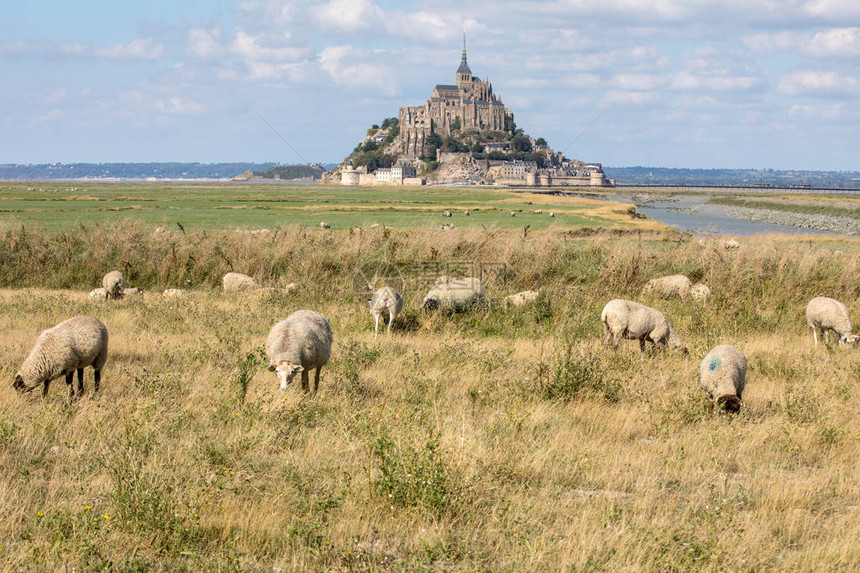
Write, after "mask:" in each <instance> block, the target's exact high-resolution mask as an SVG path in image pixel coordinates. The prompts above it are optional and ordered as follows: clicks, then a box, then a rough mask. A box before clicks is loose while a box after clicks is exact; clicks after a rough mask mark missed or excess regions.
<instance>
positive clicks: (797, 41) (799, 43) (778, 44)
mask: <svg viewBox="0 0 860 573" xmlns="http://www.w3.org/2000/svg"><path fill="white" fill-rule="evenodd" d="M741 42H742V43H743V44H744V45H745V46H746V47H747V48H749V49H750V50H752V51H753V52H755V53H758V54H768V53H771V52H784V51H797V50H800V49H801V48H802V47H803V46H805V45H806V44H807V43H808V42H809V34H807V33H803V32H794V31H789V30H784V31H780V32H762V33H760V34H752V35H749V36H742V37H741Z"/></svg>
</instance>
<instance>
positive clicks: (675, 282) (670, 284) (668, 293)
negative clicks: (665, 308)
mask: <svg viewBox="0 0 860 573" xmlns="http://www.w3.org/2000/svg"><path fill="white" fill-rule="evenodd" d="M690 285H691V283H690V279H688V278H687V277H685V276H684V275H670V276H668V277H660V278H657V279H651V280H650V281H648V283H647V284H646V285H645V288H644V289H642V294H643V295H644V294H649V293H652V292H653V293H657V296H659V297H660V298H671V297H673V296H677V297H679V298H687V295H688V294H689V293H690Z"/></svg>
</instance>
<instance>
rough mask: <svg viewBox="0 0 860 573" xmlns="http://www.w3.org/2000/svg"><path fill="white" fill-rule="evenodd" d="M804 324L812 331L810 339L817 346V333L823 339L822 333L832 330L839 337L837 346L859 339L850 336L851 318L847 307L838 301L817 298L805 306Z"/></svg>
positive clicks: (821, 297) (855, 336) (822, 297)
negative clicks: (819, 333) (819, 332)
mask: <svg viewBox="0 0 860 573" xmlns="http://www.w3.org/2000/svg"><path fill="white" fill-rule="evenodd" d="M806 324H807V325H808V326H809V328H811V329H812V338H813V339H814V340H815V344H816V346H817V345H818V331H821V338H822V339H824V332H825V331H827V330H832V331H834V332H836V333H837V334H838V335H839V344H853V343H854V342H857V339H858V338H860V337H858V336H857V335H856V334H851V318H850V317H849V316H848V307H847V306H845V305H844V304H842V303H841V302H839V301H838V300H835V299H832V298H827V297H824V296H818V297H815V298H814V299H812V300H811V301H809V304H807V305H806Z"/></svg>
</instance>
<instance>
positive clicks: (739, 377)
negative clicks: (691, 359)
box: [699, 344, 747, 412]
mask: <svg viewBox="0 0 860 573" xmlns="http://www.w3.org/2000/svg"><path fill="white" fill-rule="evenodd" d="M699 383H700V384H701V385H702V389H703V390H704V391H705V393H706V394H707V395H708V396H709V397H710V398H711V400H712V401H713V402H711V404H710V409H713V407H714V403H716V404H718V405H722V407H723V409H724V410H725V411H726V412H737V411H738V410H740V409H741V405H742V404H743V402H741V394H742V393H743V391H744V386H746V383H747V359H746V357H745V356H744V353H743V352H741V351H740V350H738V349H737V348H735V347H734V346H730V345H728V344H722V345H720V346H715V347H714V348H713V349H711V351H710V352H708V354H707V356H705V357H704V358H703V359H702V362H701V364H699Z"/></svg>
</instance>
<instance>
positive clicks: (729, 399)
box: [717, 394, 743, 414]
mask: <svg viewBox="0 0 860 573" xmlns="http://www.w3.org/2000/svg"><path fill="white" fill-rule="evenodd" d="M717 404H718V405H721V406H722V407H723V410H725V411H726V412H731V413H733V414H736V413H737V412H739V411H740V409H741V404H743V402H741V399H740V398H738V397H737V396H734V395H732V394H726V395H725V396H720V397H719V398H717Z"/></svg>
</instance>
